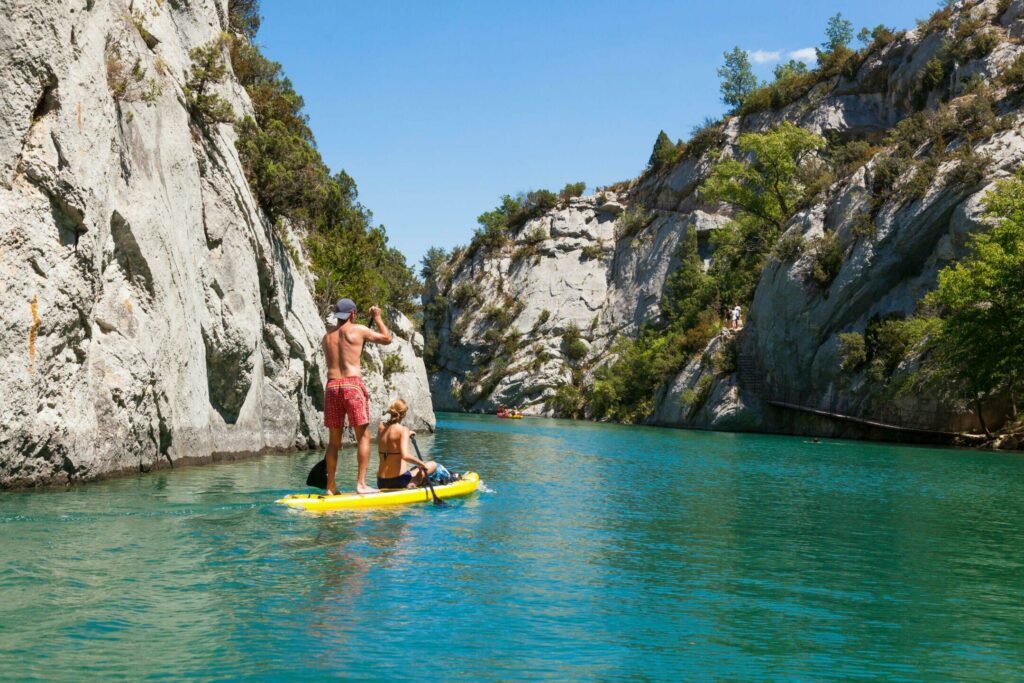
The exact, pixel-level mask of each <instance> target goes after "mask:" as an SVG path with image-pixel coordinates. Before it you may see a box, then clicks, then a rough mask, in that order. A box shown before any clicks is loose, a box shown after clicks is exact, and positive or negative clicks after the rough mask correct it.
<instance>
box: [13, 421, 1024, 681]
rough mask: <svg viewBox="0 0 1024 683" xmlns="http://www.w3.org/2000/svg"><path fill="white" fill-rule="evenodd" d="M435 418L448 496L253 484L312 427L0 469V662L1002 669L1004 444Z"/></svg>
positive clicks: (252, 672) (183, 669) (917, 672)
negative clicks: (371, 498)
mask: <svg viewBox="0 0 1024 683" xmlns="http://www.w3.org/2000/svg"><path fill="white" fill-rule="evenodd" d="M440 418H441V419H440V425H439V431H438V434H437V435H435V436H434V437H433V438H430V437H422V438H421V445H422V446H426V447H427V450H429V451H430V455H431V456H432V457H434V458H437V459H439V460H441V461H443V462H445V463H447V464H448V465H449V466H450V467H453V468H454V469H460V470H464V469H469V468H471V469H475V470H477V471H479V472H480V473H481V475H482V476H483V478H484V480H485V482H486V483H487V486H488V487H489V488H490V489H492V490H493V492H489V493H480V494H475V495H474V496H472V497H470V498H466V499H462V500H460V501H457V502H455V503H454V504H453V506H452V507H451V508H448V509H438V508H434V507H433V506H430V505H420V506H414V507H405V508H400V509H392V510H384V511H364V512H340V513H335V514H331V515H321V516H313V515H308V514H303V513H297V512H293V511H289V510H286V509H283V508H282V507H280V506H276V505H274V504H273V500H274V499H275V498H276V497H278V496H279V495H281V494H283V493H286V492H288V491H290V490H295V489H297V488H299V487H298V486H297V484H299V483H301V482H302V480H303V479H304V477H305V473H306V471H307V469H308V468H309V467H310V466H311V465H312V464H313V463H314V462H315V461H316V460H317V459H319V457H320V456H319V454H315V453H302V454H296V455H291V456H268V457H264V458H260V459H257V460H253V461H249V462H244V463H232V464H225V465H218V466H210V467H197V468H187V469H181V470H178V471H173V472H167V473H159V474H153V475H146V476H139V477H134V478H129V479H121V480H116V481H110V482H103V483H98V484H93V485H88V486H82V487H78V488H76V489H74V490H71V491H47V492H28V493H5V494H0V538H2V546H0V678H3V679H19V680H26V679H43V678H46V679H93V678H98V677H100V676H109V677H113V678H132V679H143V678H152V679H160V678H189V679H197V680H202V679H219V680H225V679H226V680H231V679H242V678H256V679H280V678H301V677H306V676H322V675H325V674H326V675H329V676H333V677H341V678H343V677H350V678H358V679H391V678H411V677H416V678H424V677H428V678H430V679H432V680H439V681H441V680H474V681H476V680H509V679H522V678H530V679H557V680H566V679H581V678H582V679H601V680H624V679H628V680H655V679H657V680H679V679H701V680H709V679H728V680H755V679H756V680H767V679H775V680H816V681H817V680H838V679H856V678H863V679H886V680H993V681H1009V680H1015V679H1017V680H1024V670H1022V668H1021V666H1022V665H1021V662H1022V661H1024V571H1022V570H1024V531H1022V521H1024V458H1021V457H1020V456H1017V455H1012V454H993V453H974V452H968V451H953V450H936V449H924V448H907V447H900V446H892V445H882V444H865V443H856V442H846V441H837V442H827V443H823V444H818V445H814V444H809V443H805V442H804V441H803V440H802V439H799V438H789V437H771V436H758V435H737V434H714V433H702V432H687V431H674V430H661V429H653V428H632V427H620V426H608V425H593V424H587V423H571V422H562V421H547V420H532V419H526V420H522V421H504V420H496V419H493V418H483V417H467V416H456V415H441V416H440ZM353 461H354V457H353V455H352V450H351V448H350V447H349V446H348V445H347V444H346V446H345V451H344V453H343V457H342V461H341V468H342V470H343V472H342V477H343V481H348V480H351V479H352V474H353V472H354V462H353Z"/></svg>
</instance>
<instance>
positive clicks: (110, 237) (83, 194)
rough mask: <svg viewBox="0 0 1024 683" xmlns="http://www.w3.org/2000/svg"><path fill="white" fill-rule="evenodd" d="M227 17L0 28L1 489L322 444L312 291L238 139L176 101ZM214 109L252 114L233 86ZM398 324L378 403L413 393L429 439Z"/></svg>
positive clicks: (81, 15) (42, 1) (207, 8)
mask: <svg viewBox="0 0 1024 683" xmlns="http://www.w3.org/2000/svg"><path fill="white" fill-rule="evenodd" d="M226 16H227V2H226V1H225V0H206V1H205V2H189V3H185V2H158V1H157V0H152V1H148V2H147V1H146V0H142V1H140V0H135V1H134V2H130V3H129V2H121V1H118V0H111V1H109V2H94V1H93V0H80V1H76V0H72V1H70V2H68V1H65V0H60V1H58V0H32V1H31V2H29V1H27V0H15V1H14V2H12V3H7V5H6V6H5V8H4V10H3V12H0V76H2V78H3V80H4V83H5V86H4V94H3V98H2V101H0V278H2V281H3V290H4V292H5V293H6V295H7V307H8V310H7V312H6V314H5V315H4V316H3V323H2V326H0V351H2V353H0V377H2V378H3V381H4V391H3V392H2V394H0V487H13V486H26V485H37V484H46V483H59V482H70V481H83V480H88V479H93V478H97V477H101V476H106V475H110V474H113V473H118V472H127V471H139V470H140V469H141V470H147V469H150V468H154V467H162V466H169V465H171V464H173V463H181V462H187V461H202V460H207V459H210V458H212V457H217V456H218V455H221V454H232V453H255V452H260V451H266V450H278V449H296V448H312V447H319V446H320V445H321V444H322V443H323V439H324V433H323V428H322V426H321V424H322V418H321V413H320V411H321V410H322V406H323V386H324V378H325V370H324V366H323V360H322V354H321V353H320V351H319V345H320V339H321V337H322V335H323V333H324V327H323V323H322V321H321V319H320V314H319V312H318V311H317V309H316V306H315V304H314V302H313V299H312V297H311V295H310V292H309V289H308V288H307V284H306V274H305V273H304V271H303V268H302V265H301V264H296V263H295V262H293V260H292V258H291V257H290V256H289V250H288V249H286V248H285V246H284V244H283V243H282V241H281V239H280V238H279V237H278V235H277V234H276V233H275V230H274V228H272V227H271V226H270V225H269V224H268V223H267V222H266V221H265V220H264V219H263V218H262V216H261V213H260V211H259V210H258V207H257V205H256V203H255V201H254V199H253V197H252V195H251V193H250V191H249V187H248V184H247V182H246V179H245V177H244V175H243V172H242V168H241V165H240V163H239V159H238V156H237V154H236V152H235V147H234V131H233V128H232V127H231V126H230V125H223V124H221V125H216V124H215V125H210V126H200V125H198V124H197V123H196V122H195V121H192V120H190V116H189V114H188V112H187V111H186V108H185V106H184V104H185V96H184V93H183V90H182V84H183V83H184V81H185V79H186V74H187V72H188V70H189V68H190V66H191V64H190V59H189V57H188V53H189V50H190V49H192V48H194V47H196V46H200V45H204V44H207V43H209V42H210V41H211V40H213V39H215V38H217V36H218V35H220V33H221V31H223V30H224V29H225V26H226ZM220 94H221V95H222V96H223V97H225V98H226V99H227V101H228V102H229V103H230V104H231V106H232V108H233V109H234V110H235V112H236V113H237V114H240V115H244V114H247V113H250V112H251V105H250V103H249V101H248V99H247V97H246V95H245V93H244V90H243V89H242V88H241V87H240V86H239V85H238V84H237V83H236V82H235V81H233V80H232V79H229V80H228V82H227V84H225V85H224V86H223V87H221V89H220ZM396 327H399V328H402V329H404V339H403V340H399V341H397V342H396V348H395V349H388V351H389V352H391V353H397V354H398V355H399V356H401V358H402V359H403V360H402V363H403V367H404V368H406V370H403V371H396V372H395V373H393V374H392V375H391V376H390V377H389V378H388V380H387V381H385V379H384V377H383V376H378V377H376V378H374V379H372V380H371V386H374V387H375V401H377V404H378V405H380V404H381V403H383V401H384V399H385V398H386V394H390V393H392V392H393V391H396V390H401V391H403V392H407V396H411V397H412V399H413V400H412V402H413V405H414V410H415V413H416V415H417V421H418V422H419V423H420V424H421V426H427V425H432V424H433V414H432V412H431V408H430V402H429V397H428V396H426V395H425V392H424V391H423V387H424V386H425V381H426V380H425V375H424V372H423V369H422V363H421V360H420V355H421V354H420V353H418V352H417V351H416V349H417V341H416V334H415V333H414V332H413V331H412V330H411V328H410V326H409V325H408V321H402V320H401V319H400V321H399V323H398V324H396ZM374 353H378V352H374ZM381 365H383V363H381ZM391 367H392V368H395V367H397V366H396V365H395V364H392V366H391Z"/></svg>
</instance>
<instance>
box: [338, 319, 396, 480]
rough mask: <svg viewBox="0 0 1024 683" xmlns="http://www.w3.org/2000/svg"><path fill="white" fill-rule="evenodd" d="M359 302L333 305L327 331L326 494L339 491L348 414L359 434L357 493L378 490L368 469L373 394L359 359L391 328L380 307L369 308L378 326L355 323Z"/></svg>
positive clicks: (386, 340) (387, 335)
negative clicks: (336, 472) (337, 480)
mask: <svg viewBox="0 0 1024 683" xmlns="http://www.w3.org/2000/svg"><path fill="white" fill-rule="evenodd" d="M356 313H357V311H356V305H355V303H354V302H353V301H352V300H351V299H340V300H339V301H338V303H337V305H336V306H335V309H334V314H333V315H334V317H335V319H336V321H337V326H336V327H334V328H333V329H330V330H329V331H328V332H327V334H325V335H324V340H323V348H324V357H325V358H326V359H327V391H326V396H325V397H324V426H325V427H327V429H328V430H330V441H329V442H328V444H327V454H326V455H325V456H324V461H325V463H326V465H327V494H328V495H336V494H337V493H338V487H337V484H336V483H335V481H334V470H335V469H336V468H337V466H338V449H339V448H340V447H341V430H342V428H343V427H344V426H345V418H346V417H347V418H348V423H349V426H350V427H352V430H353V431H354V432H355V434H356V463H357V464H358V467H359V471H358V475H357V476H356V492H357V493H375V492H376V489H374V488H372V487H370V486H367V485H366V470H367V468H368V466H369V464H370V430H369V429H367V426H368V425H369V424H370V400H369V399H370V396H369V393H368V392H367V391H366V386H365V385H364V384H363V378H362V367H361V365H360V362H359V359H360V357H361V356H362V353H363V345H364V344H365V343H366V342H370V343H371V344H390V343H391V331H390V330H388V328H387V325H385V324H384V319H383V318H382V317H381V315H380V309H379V308H378V307H376V306H372V307H371V308H370V317H371V318H372V319H373V323H374V325H375V326H376V327H377V330H376V331H374V330H371V329H370V328H369V327H367V326H366V325H359V324H357V323H356Z"/></svg>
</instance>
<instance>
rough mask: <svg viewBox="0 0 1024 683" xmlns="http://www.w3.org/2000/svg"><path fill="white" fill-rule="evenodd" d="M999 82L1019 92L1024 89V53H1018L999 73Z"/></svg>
mask: <svg viewBox="0 0 1024 683" xmlns="http://www.w3.org/2000/svg"><path fill="white" fill-rule="evenodd" d="M999 83H1000V84H1002V85H1004V86H1006V87H1007V88H1010V89H1011V90H1013V91H1016V92H1019V91H1020V90H1024V53H1021V54H1019V55H1017V56H1016V57H1015V58H1014V60H1013V61H1012V62H1010V64H1009V66H1007V67H1006V68H1005V69H1003V71H1002V73H1000V74H999Z"/></svg>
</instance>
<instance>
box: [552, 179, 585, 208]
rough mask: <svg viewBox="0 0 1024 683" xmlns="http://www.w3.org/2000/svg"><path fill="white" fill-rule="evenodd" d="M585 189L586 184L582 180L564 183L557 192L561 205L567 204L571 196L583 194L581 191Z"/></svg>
mask: <svg viewBox="0 0 1024 683" xmlns="http://www.w3.org/2000/svg"><path fill="white" fill-rule="evenodd" d="M586 189H587V184H586V183H585V182H583V181H580V182H578V183H566V184H565V187H563V188H562V191H561V192H559V193H558V201H559V203H561V204H562V206H568V205H569V200H570V199H572V198H573V197H581V196H583V192H584V191H585V190H586Z"/></svg>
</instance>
